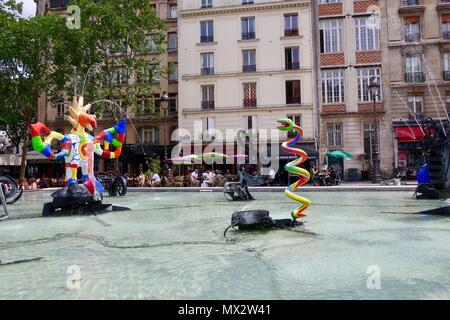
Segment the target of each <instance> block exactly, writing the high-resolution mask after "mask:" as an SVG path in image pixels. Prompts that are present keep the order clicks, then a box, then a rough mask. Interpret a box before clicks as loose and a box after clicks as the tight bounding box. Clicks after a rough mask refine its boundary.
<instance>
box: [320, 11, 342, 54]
mask: <svg viewBox="0 0 450 320" xmlns="http://www.w3.org/2000/svg"><path fill="white" fill-rule="evenodd" d="M341 51H342V20H341V19H329V20H323V21H321V22H320V52H321V53H333V52H341Z"/></svg>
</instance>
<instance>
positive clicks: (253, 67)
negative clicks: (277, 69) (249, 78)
mask: <svg viewBox="0 0 450 320" xmlns="http://www.w3.org/2000/svg"><path fill="white" fill-rule="evenodd" d="M242 72H256V64H246V65H243V66H242Z"/></svg>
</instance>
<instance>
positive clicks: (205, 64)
mask: <svg viewBox="0 0 450 320" xmlns="http://www.w3.org/2000/svg"><path fill="white" fill-rule="evenodd" d="M200 63H201V74H202V75H210V74H214V53H213V52H205V53H201V54H200Z"/></svg>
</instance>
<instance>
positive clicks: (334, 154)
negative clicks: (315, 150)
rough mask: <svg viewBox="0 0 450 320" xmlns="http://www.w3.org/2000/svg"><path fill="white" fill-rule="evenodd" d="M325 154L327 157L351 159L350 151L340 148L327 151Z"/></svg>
mask: <svg viewBox="0 0 450 320" xmlns="http://www.w3.org/2000/svg"><path fill="white" fill-rule="evenodd" d="M325 155H327V156H329V157H335V158H348V159H353V156H352V155H351V154H350V153H348V152H345V151H342V150H335V151H328V152H327V153H326V154H325Z"/></svg>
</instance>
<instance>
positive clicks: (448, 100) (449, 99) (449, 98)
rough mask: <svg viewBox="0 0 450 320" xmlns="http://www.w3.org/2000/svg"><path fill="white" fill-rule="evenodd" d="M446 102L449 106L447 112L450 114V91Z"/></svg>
mask: <svg viewBox="0 0 450 320" xmlns="http://www.w3.org/2000/svg"><path fill="white" fill-rule="evenodd" d="M445 102H446V104H447V105H446V107H447V113H449V114H450V93H449V92H447V97H446V99H445Z"/></svg>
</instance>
